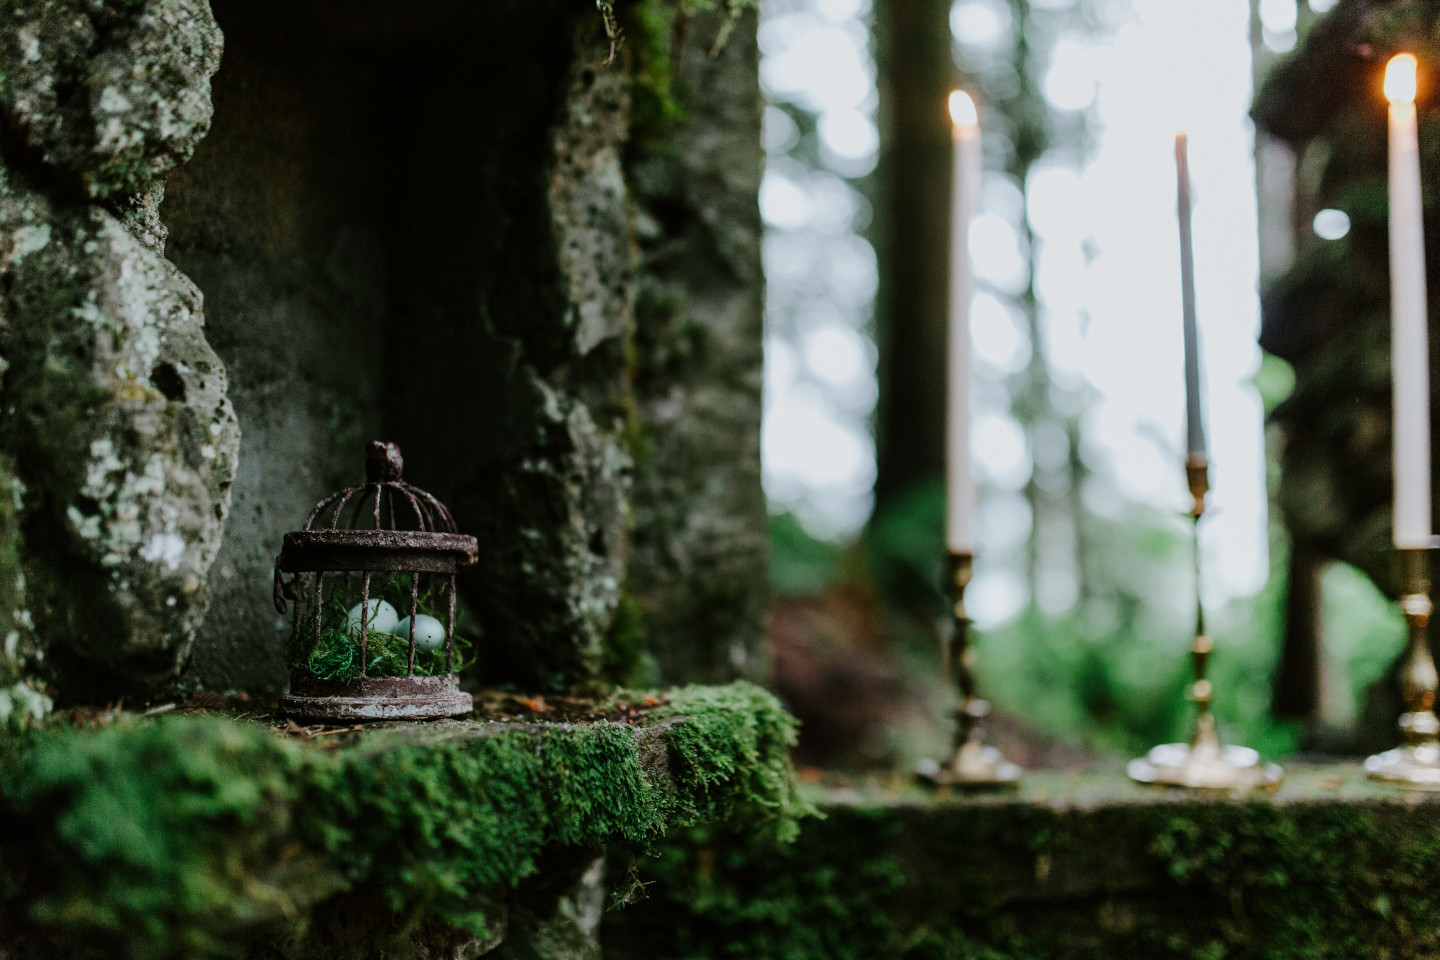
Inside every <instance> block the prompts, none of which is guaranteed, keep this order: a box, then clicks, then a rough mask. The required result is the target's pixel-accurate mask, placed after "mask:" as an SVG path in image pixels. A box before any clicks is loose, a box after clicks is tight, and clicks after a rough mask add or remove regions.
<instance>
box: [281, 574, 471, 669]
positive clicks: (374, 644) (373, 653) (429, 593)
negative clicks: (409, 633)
mask: <svg viewBox="0 0 1440 960" xmlns="http://www.w3.org/2000/svg"><path fill="white" fill-rule="evenodd" d="M447 589H448V585H447V584H443V583H442V584H431V585H426V584H424V583H423V582H422V584H421V589H420V592H419V595H418V604H417V609H418V611H419V612H420V613H421V614H422V615H423V614H429V615H431V616H435V613H434V611H440V612H442V613H444V614H445V616H439V617H436V619H439V620H440V621H441V622H442V623H444V622H445V618H446V617H447V616H448V611H449V598H448V597H447V596H446V593H445V591H446V590H447ZM382 601H383V602H385V603H388V604H390V605H391V606H392V607H394V608H395V610H396V612H397V613H399V614H401V615H402V616H408V615H409V611H410V580H409V578H408V577H405V578H399V577H397V578H393V579H380V578H372V579H371V581H370V596H369V602H370V610H371V613H370V619H371V621H372V622H373V620H374V617H375V613H374V611H375V608H376V607H377V606H378V605H379V604H380V603H381V602H382ZM360 602H361V590H360V588H359V587H358V586H357V585H355V584H351V583H346V582H340V583H332V582H330V581H328V580H327V582H326V584H325V597H324V601H323V603H322V605H321V613H320V624H319V627H320V629H319V636H318V637H317V636H316V631H315V628H316V624H315V620H314V616H313V613H312V614H311V615H310V616H306V617H305V618H304V620H303V624H302V627H301V630H302V637H303V642H302V643H301V646H300V653H299V657H298V663H297V666H300V667H303V668H304V669H305V670H308V671H309V672H310V673H311V674H312V675H313V676H315V677H316V678H317V679H320V680H358V679H359V678H360V677H361V676H369V677H403V676H406V675H407V674H408V673H409V672H410V671H409V664H410V641H409V638H408V637H405V636H401V635H400V634H398V633H389V632H385V631H381V630H376V629H374V628H373V627H372V628H371V629H370V630H368V631H366V637H365V655H364V670H363V671H362V670H361V654H360V630H359V628H358V627H356V628H353V629H352V628H351V627H350V625H349V620H350V611H351V610H352V609H353V608H355V607H356V606H358V605H359V604H360ZM461 619H462V614H461V612H460V611H458V610H457V611H456V621H455V633H454V637H453V650H452V653H451V660H450V669H448V670H447V669H446V665H445V647H444V645H443V644H442V645H441V646H440V647H439V649H436V650H426V649H423V648H422V647H420V646H419V645H418V644H417V645H416V647H415V671H414V674H415V676H417V677H429V676H438V675H441V674H446V673H458V672H459V671H460V670H461V668H462V667H464V666H465V665H466V664H467V663H469V657H468V652H469V650H470V642H469V641H468V640H466V639H465V638H464V637H463V636H461V635H460V632H459V630H460V623H461Z"/></svg>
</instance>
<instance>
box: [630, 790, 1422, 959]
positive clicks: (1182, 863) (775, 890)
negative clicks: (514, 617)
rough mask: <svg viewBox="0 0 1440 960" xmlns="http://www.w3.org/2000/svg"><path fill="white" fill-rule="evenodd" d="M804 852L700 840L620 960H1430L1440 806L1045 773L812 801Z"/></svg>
mask: <svg viewBox="0 0 1440 960" xmlns="http://www.w3.org/2000/svg"><path fill="white" fill-rule="evenodd" d="M813 799H815V800H816V802H817V803H818V805H819V806H820V809H821V812H822V813H823V814H824V819H818V820H810V821H807V822H806V823H805V825H804V827H803V829H802V831H801V834H800V837H799V839H798V840H797V842H796V843H795V844H794V845H793V846H788V847H784V846H779V845H776V844H773V843H769V842H764V841H755V840H752V839H737V838H734V837H732V836H730V835H728V834H726V833H723V832H722V831H717V830H712V829H701V830H696V831H693V832H690V833H688V834H686V835H685V837H684V839H683V840H680V839H676V840H671V841H667V844H666V846H665V848H664V849H663V850H662V851H661V854H660V856H659V858H658V859H655V860H652V861H648V862H646V863H645V864H644V865H642V869H641V873H640V880H641V882H644V883H646V884H647V887H646V890H647V893H648V894H649V898H648V899H647V900H646V901H644V902H641V903H638V904H635V905H633V906H631V907H629V908H627V909H625V910H622V911H618V912H616V913H613V914H611V915H609V916H608V917H607V919H606V921H605V926H604V928H603V931H602V939H603V942H604V943H605V945H606V954H607V957H609V958H610V960H627V958H635V960H639V958H642V957H643V958H647V960H649V958H654V957H666V958H676V960H678V958H682V957H683V958H690V957H693V958H700V957H712V956H715V955H716V953H715V945H716V944H724V945H725V948H724V955H725V956H737V957H738V956H744V957H747V958H757V960H763V958H771V957H784V958H786V960H807V958H812V957H813V958H815V960H820V958H824V960H845V958H857V960H859V958H875V957H885V958H917V960H918V958H971V957H974V958H985V960H1000V958H1032V957H1034V958H1040V957H1045V958H1070V957H1076V958H1096V960H1100V958H1106V960H1113V958H1116V957H1131V956H1146V957H1176V958H1221V957H1223V958H1266V960H1280V958H1301V957H1307V958H1308V957H1359V956H1367V957H1418V956H1434V955H1435V951H1436V950H1437V948H1440V884H1436V882H1435V880H1434V869H1435V866H1434V865H1435V864H1436V862H1437V857H1440V797H1435V796H1428V795H1411V794H1405V793H1400V792H1397V791H1394V790H1390V789H1387V788H1384V787H1382V786H1380V785H1377V784H1370V783H1367V782H1366V781H1365V780H1364V779H1363V777H1362V776H1361V774H1360V771H1359V770H1358V769H1357V767H1355V766H1353V765H1345V766H1318V767H1300V768H1295V769H1292V770H1290V771H1289V773H1288V777H1287V780H1286V782H1285V784H1284V786H1282V787H1281V789H1280V790H1279V791H1278V792H1277V793H1276V794H1274V795H1269V794H1262V795H1258V796H1252V797H1248V798H1235V797H1228V796H1222V797H1201V796H1195V795H1190V794H1185V793H1181V792H1178V791H1165V790H1149V789H1144V788H1141V787H1138V786H1136V785H1133V784H1130V783H1129V782H1128V781H1126V780H1124V778H1123V776H1121V775H1120V774H1119V773H1118V772H1116V773H1110V774H1082V775H1066V774H1058V773H1032V774H1029V775H1028V776H1027V780H1026V786H1025V788H1024V790H1023V792H1021V793H1020V794H1018V795H1010V796H1008V797H1007V796H988V797H973V798H962V797H949V798H934V797H930V796H927V795H925V794H922V793H920V792H919V791H916V790H913V789H910V788H908V787H904V788H899V789H890V788H887V786H886V785H884V784H879V783H873V782H872V783H868V784H862V785H859V786H853V787H845V788H838V789H837V788H833V787H832V788H828V789H817V790H816V791H815V795H814V797H813Z"/></svg>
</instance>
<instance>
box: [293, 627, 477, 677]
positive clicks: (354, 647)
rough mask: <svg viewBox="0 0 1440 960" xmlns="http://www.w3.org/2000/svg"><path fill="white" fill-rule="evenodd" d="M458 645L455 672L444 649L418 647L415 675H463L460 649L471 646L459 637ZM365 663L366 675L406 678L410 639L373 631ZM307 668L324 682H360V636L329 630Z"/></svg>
mask: <svg viewBox="0 0 1440 960" xmlns="http://www.w3.org/2000/svg"><path fill="white" fill-rule="evenodd" d="M455 646H456V652H455V655H454V659H453V661H452V663H453V666H454V669H453V670H447V669H445V649H444V647H441V648H440V649H439V650H421V649H420V648H419V647H416V648H415V676H417V677H430V676H438V675H440V674H445V673H457V672H459V670H460V668H461V667H462V666H464V664H465V662H466V661H465V659H464V657H463V656H462V655H461V653H460V648H462V647H466V648H468V647H469V644H468V643H465V642H464V641H462V640H461V639H460V638H459V637H456V638H455ZM365 661H366V663H365V671H364V675H366V676H371V677H403V676H406V675H407V673H408V672H409V668H410V640H409V638H408V637H401V636H399V635H397V634H393V633H381V632H380V631H378V630H376V631H371V632H370V633H368V634H367V635H366V637H365ZM305 665H306V666H307V667H308V668H309V670H310V672H311V673H313V674H314V675H315V676H317V677H319V678H320V679H321V680H356V679H359V677H360V676H361V670H360V634H359V633H351V632H350V631H348V630H342V629H339V628H331V629H329V630H326V631H325V632H324V633H322V634H320V640H319V642H317V643H316V644H315V646H314V648H312V649H311V651H310V654H309V656H307V657H306V658H305Z"/></svg>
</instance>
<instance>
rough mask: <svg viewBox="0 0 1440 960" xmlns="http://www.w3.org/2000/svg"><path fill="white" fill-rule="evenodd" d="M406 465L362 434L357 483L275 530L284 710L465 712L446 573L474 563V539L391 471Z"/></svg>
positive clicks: (396, 451)
mask: <svg viewBox="0 0 1440 960" xmlns="http://www.w3.org/2000/svg"><path fill="white" fill-rule="evenodd" d="M404 463H405V462H404V460H403V458H402V457H401V456H400V448H399V447H397V446H395V444H393V443H381V442H379V441H376V442H373V443H371V444H370V446H369V449H368V450H367V453H366V463H365V468H366V481H365V483H363V484H360V485H359V486H354V487H350V488H348V489H345V490H341V491H339V492H338V493H333V494H331V495H330V496H328V497H326V498H325V499H324V500H321V501H320V502H319V503H318V504H316V505H315V509H314V510H312V511H311V512H310V516H309V518H308V519H306V521H305V527H304V529H302V530H297V531H295V532H292V533H287V534H285V541H284V545H283V546H282V547H281V549H280V556H279V557H278V558H276V560H275V609H276V610H277V611H279V612H280V613H285V612H286V601H287V600H289V601H290V602H291V603H292V604H293V605H294V617H295V626H294V634H293V637H292V641H291V658H292V662H291V667H292V674H291V685H290V686H291V692H290V695H289V696H287V697H284V698H282V699H281V701H280V709H281V711H282V712H283V713H284V714H285V715H286V716H290V717H294V718H297V719H303V720H316V721H329V722H359V721H365V720H398V719H409V720H422V719H431V718H435V717H449V716H456V715H458V714H463V713H468V712H469V711H470V710H471V709H472V706H473V704H472V701H471V698H470V694H468V693H464V692H463V691H461V690H460V680H459V677H458V676H457V675H456V673H455V670H456V668H457V664H458V660H457V651H456V638H455V621H456V604H455V574H456V571H457V570H459V568H461V567H465V566H469V565H470V564H472V563H474V562H475V557H476V542H475V538H474V537H471V536H466V535H464V534H461V533H458V532H456V529H455V521H454V519H453V518H452V517H451V516H450V511H449V510H447V509H446V508H445V506H444V504H442V503H441V502H440V501H439V500H437V499H435V498H434V497H433V496H431V495H430V494H428V493H426V492H425V491H423V490H421V489H420V488H419V487H416V486H413V485H411V484H409V483H406V482H405V481H404V480H402V479H400V474H401V471H402V470H403V468H404ZM285 574H291V575H292V576H291V578H290V579H289V580H286V579H285V577H284V575H285ZM387 595H388V596H390V597H392V598H394V599H395V600H396V601H397V603H396V604H392V603H390V602H389V600H387V599H385V597H386V596H387ZM352 600H358V603H356V604H355V605H354V606H351V607H350V608H349V610H348V611H347V610H346V605H347V604H349V603H350V602H351V601H352ZM387 608H388V609H387ZM401 608H403V609H406V610H408V611H409V616H408V617H407V618H406V619H405V620H404V621H401V620H399V619H398V618H399V613H398V609H401ZM439 608H443V611H442V612H443V615H444V617H445V619H444V621H443V625H442V622H441V621H440V620H439V619H438V618H437V617H436V616H435V615H434V614H435V612H436V610H437V609H439ZM442 630H443V651H444V653H443V657H442V656H441V653H440V652H441V649H442V644H441V643H440V642H439V637H438V634H439V633H440V632H441V631H442ZM402 665H403V671H402V670H401V666H402Z"/></svg>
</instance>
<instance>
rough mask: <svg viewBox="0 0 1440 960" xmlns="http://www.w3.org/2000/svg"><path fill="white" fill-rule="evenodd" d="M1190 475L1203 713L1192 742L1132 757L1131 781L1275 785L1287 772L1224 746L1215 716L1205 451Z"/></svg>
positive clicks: (1196, 692)
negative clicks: (1206, 582)
mask: <svg viewBox="0 0 1440 960" xmlns="http://www.w3.org/2000/svg"><path fill="white" fill-rule="evenodd" d="M1185 476H1186V478H1187V480H1188V481H1189V484H1190V494H1191V496H1192V497H1194V501H1195V502H1194V505H1193V506H1192V507H1191V509H1190V517H1191V519H1192V520H1193V521H1194V526H1193V531H1194V547H1195V645H1194V646H1193V647H1192V648H1191V650H1190V656H1191V659H1192V661H1193V663H1194V668H1195V682H1194V683H1193V684H1191V686H1190V699H1192V700H1194V701H1195V708H1196V712H1197V716H1196V718H1195V733H1194V735H1193V736H1191V738H1190V742H1189V743H1165V744H1161V745H1160V746H1158V747H1155V748H1154V749H1153V750H1151V751H1150V752H1149V753H1147V754H1146V755H1145V756H1143V757H1139V758H1136V759H1134V760H1131V761H1130V763H1129V765H1128V766H1127V767H1126V772H1127V773H1128V774H1129V775H1130V779H1131V780H1135V781H1137V782H1139V783H1145V784H1153V785H1155V786H1166V787H1191V788H1195V789H1202V790H1248V789H1250V788H1252V787H1273V786H1275V785H1276V784H1278V783H1279V782H1280V778H1281V777H1282V776H1283V775H1284V771H1282V770H1281V769H1280V768H1279V767H1278V766H1276V765H1275V764H1273V763H1266V764H1262V763H1261V762H1260V755H1259V754H1258V753H1256V752H1255V751H1254V750H1251V749H1250V748H1249V747H1235V746H1225V745H1222V744H1221V743H1220V735H1219V733H1217V732H1216V729H1215V715H1214V714H1213V713H1212V712H1211V711H1210V700H1211V695H1212V693H1213V688H1212V687H1211V684H1210V681H1209V680H1208V679H1207V678H1206V676H1205V673H1206V669H1207V667H1208V666H1209V662H1210V651H1211V649H1212V646H1213V645H1212V643H1211V641H1210V636H1209V634H1208V633H1206V631H1205V605H1204V603H1203V602H1202V601H1201V599H1200V518H1201V517H1202V516H1204V514H1205V495H1206V494H1207V493H1208V492H1209V491H1210V479H1209V464H1208V463H1207V461H1206V459H1205V455H1204V454H1191V455H1190V457H1189V459H1188V460H1186V462H1185Z"/></svg>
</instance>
